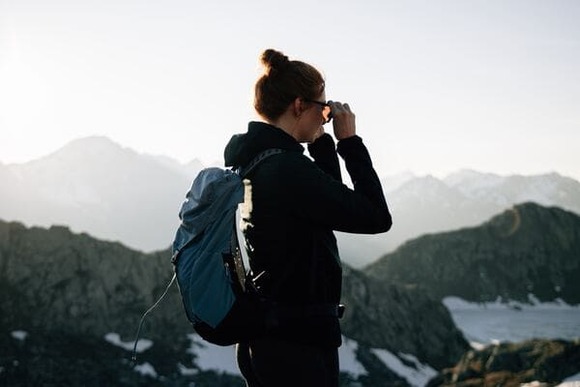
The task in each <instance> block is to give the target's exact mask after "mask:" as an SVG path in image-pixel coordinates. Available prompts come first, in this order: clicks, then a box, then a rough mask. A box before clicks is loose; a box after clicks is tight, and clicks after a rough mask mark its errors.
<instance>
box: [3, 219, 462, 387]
mask: <svg viewBox="0 0 580 387" xmlns="http://www.w3.org/2000/svg"><path fill="white" fill-rule="evenodd" d="M345 271H346V276H345V290H344V295H345V297H344V298H345V301H346V302H347V303H348V305H349V307H348V312H347V315H346V317H345V319H344V321H343V323H344V324H343V325H344V332H345V334H346V335H347V336H351V337H352V338H353V339H356V340H358V341H359V342H360V345H359V351H358V356H359V357H360V359H359V360H360V362H361V363H362V364H365V368H367V373H366V374H365V375H364V378H362V379H361V380H358V381H357V380H351V379H348V378H344V380H343V381H344V383H343V385H345V386H346V385H349V383H351V382H352V383H353V385H356V383H359V384H358V385H361V383H362V385H363V386H367V385H368V386H375V385H389V383H391V382H392V381H395V380H397V381H398V382H397V383H398V385H407V383H406V382H405V381H404V380H402V379H401V378H400V377H397V375H396V374H395V373H394V372H392V371H389V370H388V369H387V367H386V366H385V364H384V363H381V362H380V361H379V359H378V358H377V357H376V356H374V355H373V352H372V351H371V350H370V349H380V348H384V349H388V350H390V351H391V352H392V353H394V354H397V353H403V354H408V355H414V356H415V357H416V358H418V359H420V360H421V361H423V362H425V363H428V364H429V365H431V366H432V367H434V368H443V367H449V366H451V365H453V364H454V363H455V362H456V361H457V360H458V359H459V358H460V356H461V354H462V353H463V350H465V349H467V343H466V342H465V340H464V339H463V336H462V335H461V333H460V332H459V331H457V329H456V328H455V326H454V325H453V322H452V321H451V319H450V317H449V313H448V312H447V310H446V309H445V308H444V307H443V306H442V305H441V304H440V303H439V302H435V301H433V300H431V299H429V298H428V297H427V296H426V295H425V294H422V293H421V292H417V291H407V290H406V289H405V288H396V287H388V286H385V285H383V284H381V283H379V282H376V281H371V280H368V279H367V278H366V277H365V276H364V275H363V274H362V273H360V272H357V271H355V270H351V269H348V268H345ZM171 275H172V270H171V265H170V263H169V252H168V251H162V252H158V253H151V254H143V253H140V252H137V251H134V250H131V249H128V248H126V247H124V246H122V245H121V244H118V243H111V242H104V241H99V240H96V239H94V238H92V237H90V236H89V235H86V234H74V233H72V232H70V230H69V229H67V228H65V227H51V228H50V229H43V228H26V227H24V226H23V225H22V224H19V223H5V222H0V310H1V311H2V313H1V314H0V332H1V335H0V383H1V382H2V378H4V381H13V382H14V383H15V384H14V383H12V382H10V383H9V384H12V385H26V384H27V383H28V384H29V385H33V384H35V381H36V382H37V381H39V380H44V381H47V380H50V381H51V382H53V383H56V384H69V385H91V383H93V384H92V385H106V384H108V382H107V380H109V381H110V380H115V381H117V382H118V385H140V384H147V383H150V385H162V384H165V385H181V384H183V385H186V384H187V383H189V382H192V381H193V382H195V383H196V385H199V386H203V385H208V386H209V385H211V386H219V385H223V386H230V385H232V386H233V385H240V384H239V383H240V380H239V379H236V378H233V379H232V376H228V375H221V376H220V375H216V374H211V373H210V372H209V373H208V372H207V371H204V370H201V369H199V368H195V367H196V366H195V364H196V354H195V353H192V352H190V351H188V349H187V348H188V347H189V346H190V343H189V341H188V339H187V334H189V333H192V330H191V328H190V325H189V323H188V322H187V320H186V319H185V315H184V313H183V310H182V306H181V303H180V302H181V301H180V298H179V296H178V292H177V289H176V287H172V288H171V289H170V292H169V294H168V296H167V298H166V299H165V300H164V301H163V302H162V303H161V304H160V306H159V308H158V309H156V310H155V311H154V313H152V314H151V315H150V316H149V317H148V319H147V320H146V323H145V325H144V331H143V337H145V338H147V339H149V340H152V342H153V343H155V344H154V345H153V346H152V347H151V349H149V350H147V351H145V352H144V353H143V354H141V355H140V356H139V358H140V359H139V360H140V362H141V363H140V365H141V366H145V365H146V363H147V364H152V365H153V367H154V369H155V370H157V372H158V374H159V375H160V376H161V377H162V378H164V379H160V378H155V379H154V380H152V378H151V377H147V376H139V375H135V372H133V371H132V367H131V364H130V362H129V359H128V358H127V353H126V352H122V351H120V350H119V348H117V347H114V346H111V345H109V344H108V343H106V342H105V341H104V340H103V337H104V336H105V335H107V334H108V333H112V332H114V333H118V334H119V335H120V337H121V339H122V340H123V341H125V342H130V341H131V340H132V339H133V337H134V334H135V330H136V328H137V326H138V322H139V318H140V316H141V314H142V313H143V312H144V311H145V310H146V309H147V307H148V306H149V305H151V304H152V303H153V302H154V301H155V299H156V298H157V297H158V296H159V295H160V294H161V293H162V292H163V290H164V288H165V285H166V283H167V282H168V281H169V279H170V277H171ZM425 317H427V318H428V319H429V320H428V321H426V320H425ZM15 332H16V333H15ZM18 332H26V335H27V338H26V339H24V340H16V339H15V337H18V336H19V335H21V333H18ZM11 335H12V336H11ZM61 363H62V364H61ZM180 364H181V366H180ZM183 364H188V365H189V366H188V367H190V368H191V367H192V366H191V364H193V368H192V369H193V370H194V371H195V372H194V374H189V375H184V374H183V372H182V371H181V369H182V365H183ZM87 369H90V370H94V372H93V371H86V370H87ZM99 369H100V370H101V371H102V372H100V371H98V370H99ZM163 380H164V381H163ZM349 380H350V381H349ZM81 381H84V382H83V383H81ZM210 381H211V382H210ZM186 382H187V383H186ZM204 383H208V384H204ZM212 383H213V384H212ZM385 383H386V384H385Z"/></svg>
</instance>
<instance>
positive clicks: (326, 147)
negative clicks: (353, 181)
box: [308, 133, 342, 181]
mask: <svg viewBox="0 0 580 387" xmlns="http://www.w3.org/2000/svg"><path fill="white" fill-rule="evenodd" d="M308 153H310V156H312V158H313V159H314V163H315V164H316V165H317V166H318V167H319V168H320V169H322V170H323V171H324V172H326V173H328V174H329V175H330V176H332V177H334V178H335V179H336V180H337V181H342V176H341V174H340V164H339V163H338V155H337V154H336V148H335V146H334V140H333V139H332V136H331V135H330V134H328V133H325V134H323V135H322V136H320V137H319V138H318V139H317V140H316V141H314V142H313V143H311V144H308Z"/></svg>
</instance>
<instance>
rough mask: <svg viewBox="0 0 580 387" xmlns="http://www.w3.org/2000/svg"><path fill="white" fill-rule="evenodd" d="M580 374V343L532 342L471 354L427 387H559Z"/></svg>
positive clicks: (500, 345)
mask: <svg viewBox="0 0 580 387" xmlns="http://www.w3.org/2000/svg"><path fill="white" fill-rule="evenodd" d="M578 371H580V341H575V342H569V341H563V340H529V341H525V342H523V343H502V344H498V345H490V346H488V347H486V348H484V349H482V350H472V351H469V352H467V353H466V354H465V355H464V356H463V357H462V358H461V360H460V361H459V362H458V363H457V364H456V365H455V367H452V368H448V369H445V370H444V371H443V372H442V373H441V374H440V375H439V376H438V377H436V378H434V379H432V380H431V381H430V382H429V383H428V385H427V386H428V387H435V386H454V387H467V386H506V387H508V386H521V385H523V384H526V383H530V384H531V383H534V382H535V383H537V384H538V385H540V382H541V383H543V384H541V385H544V386H555V385H557V384H558V383H560V382H561V381H562V380H565V379H566V378H567V377H569V376H572V375H575V374H577V373H578Z"/></svg>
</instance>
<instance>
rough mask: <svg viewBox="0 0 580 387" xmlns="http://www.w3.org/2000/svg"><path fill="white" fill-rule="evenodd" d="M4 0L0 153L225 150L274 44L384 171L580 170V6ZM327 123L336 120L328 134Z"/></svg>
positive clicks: (10, 156) (12, 159)
mask: <svg viewBox="0 0 580 387" xmlns="http://www.w3.org/2000/svg"><path fill="white" fill-rule="evenodd" d="M280 12H282V11H280V10H279V9H276V7H272V6H270V5H269V4H268V3H264V2H263V0H250V1H248V2H243V3H239V2H235V1H233V0H218V1H215V2H212V3H211V4H210V3H208V2H201V1H197V0H195V1H193V2H182V1H180V0H168V1H167V2H164V3H163V4H161V3H156V2H153V3H151V2H150V3H143V2H139V1H137V0H114V1H113V0H98V1H97V0H86V1H83V2H81V3H79V2H77V1H74V0H64V1H61V2H58V3H53V2H51V1H48V2H47V1H41V0H19V1H14V0H7V1H3V2H0V53H2V54H0V107H1V109H0V128H1V130H0V162H2V163H3V164H14V163H23V162H26V161H30V160H34V159H38V158H40V157H42V156H44V155H47V154H50V153H52V152H54V151H56V150H57V149H59V148H60V147H62V146H63V145H64V144H66V143H68V142H70V141H72V140H74V139H76V138H83V137H87V136H92V135H97V136H98V135H104V136H106V137H108V138H110V139H112V140H113V141H115V142H117V143H119V144H123V146H127V147H130V148H132V149H134V150H136V151H138V152H142V153H147V154H152V155H163V156H168V157H171V158H174V159H176V160H178V161H179V162H181V163H185V162H187V161H188V160H192V159H194V158H199V159H200V160H202V161H203V162H204V163H213V162H215V161H221V157H222V152H223V148H224V147H225V144H226V142H227V141H228V140H229V138H230V137H231V135H233V134H234V133H239V132H243V131H245V128H246V125H247V122H248V121H250V120H253V119H256V114H255V113H254V111H253V108H252V88H253V85H254V82H255V81H256V79H257V77H258V76H259V75H260V74H261V69H260V67H259V61H258V58H259V55H260V53H261V52H262V51H263V50H265V49H267V48H275V49H278V50H281V51H282V52H283V53H284V54H286V55H288V57H289V58H290V59H297V60H303V61H305V62H307V63H310V64H312V65H314V66H315V67H317V68H318V69H319V70H321V72H322V73H323V75H324V76H325V79H326V84H327V93H326V94H327V97H328V98H329V99H334V100H339V101H343V102H348V103H349V104H350V105H351V106H352V108H353V111H354V112H355V114H356V116H357V132H358V134H359V135H360V136H361V137H362V138H363V140H364V142H365V144H366V145H367V147H368V148H369V151H370V153H371V156H372V159H373V163H374V165H375V167H376V169H377V171H378V172H379V173H380V175H393V174H396V173H401V172H404V171H413V173H415V174H419V175H425V174H431V175H433V176H445V175H448V174H450V173H452V172H454V171H456V170H459V169H470V170H476V171H485V172H488V173H494V174H498V175H504V176H505V175H514V174H520V175H537V174H545V173H551V172H557V173H559V174H562V175H564V176H570V177H572V178H574V179H576V180H580V154H579V153H578V151H577V144H579V143H580V130H579V129H580V110H579V109H578V106H580V73H579V72H578V71H577V69H578V68H580V23H578V22H577V21H578V20H580V3H579V2H576V1H574V0H554V1H551V2H544V1H541V0H531V1H530V0H508V1H495V2H464V1H461V0H442V1H440V2H428V1H424V0H412V1H408V2H398V1H395V0H386V1H378V0H370V1H368V2H364V3H356V4H355V3H349V2H346V1H343V0H339V1H333V2H331V1H330V0H322V1H320V2H316V3H315V4H312V3H311V2H308V1H306V0H297V1H296V2H295V3H294V6H293V7H291V8H288V9H285V10H284V14H281V13H280ZM326 130H327V131H331V126H328V125H327V127H326Z"/></svg>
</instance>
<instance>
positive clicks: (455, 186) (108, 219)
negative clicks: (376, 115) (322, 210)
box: [0, 137, 580, 267]
mask: <svg viewBox="0 0 580 387" xmlns="http://www.w3.org/2000/svg"><path fill="white" fill-rule="evenodd" d="M202 167H203V165H202V164H201V163H200V162H199V161H195V160H194V161H193V162H191V163H189V164H187V165H183V164H180V163H178V162H177V161H175V160H172V159H170V158H167V157H155V156H150V155H145V154H140V153H137V152H135V151H133V150H131V149H127V148H123V147H122V146H120V145H118V144H116V143H114V142H112V141H111V140H109V139H107V138H104V137H89V138H84V139H80V140H76V141H73V142H71V143H69V144H68V145H66V146H65V147H63V148H62V149H60V150H58V151H57V152H55V153H53V154H51V155H49V156H46V157H44V158H41V159H38V160H35V161H31V162H28V163H24V164H11V165H1V164H0V186H1V187H2V189H1V190H0V219H4V220H8V221H11V220H14V221H20V222H24V223H25V224H26V225H29V226H30V225H40V226H50V225H53V224H62V225H67V226H69V227H70V228H71V229H72V230H74V231H77V232H88V233H90V234H91V235H94V236H96V237H98V238H103V239H107V240H111V241H121V242H122V243H124V244H125V245H127V246H130V247H132V248H135V249H139V250H142V251H145V252H151V251H154V250H161V249H165V248H167V247H168V246H169V245H170V243H171V241H172V240H173V235H174V231H175V229H176V227H177V225H178V217H177V213H178V210H179V207H180V205H181V202H182V200H183V198H184V197H185V193H186V191H187V190H188V189H189V186H190V184H191V181H192V180H193V178H194V177H195V175H196V174H197V172H198V171H199V170H200V169H201V168H202ZM383 187H384V190H385V193H386V195H387V201H388V202H389V205H390V207H391V209H392V213H393V219H394V226H393V228H392V229H391V231H389V232H388V233H386V234H380V235H351V234H344V233H337V237H338V241H339V246H340V249H341V256H342V258H343V261H345V262H347V263H349V264H350V265H353V266H354V267H363V266H364V265H366V264H369V263H371V262H373V261H375V260H376V259H378V258H379V257H380V256H381V255H383V254H385V253H387V252H391V251H393V250H395V249H396V248H397V247H398V246H400V245H401V244H402V243H403V242H405V241H407V240H409V239H411V238H414V237H417V236H420V235H423V234H426V233H434V232H440V231H448V230H454V229H457V228H460V227H467V226H474V225H476V224H479V223H481V222H483V221H485V220H486V219H488V218H489V217H491V216H493V215H495V214H497V213H499V212H501V211H503V210H505V209H507V208H509V207H511V206H512V205H514V204H517V203H521V202H527V201H533V202H536V203H539V204H542V205H546V206H559V207H561V208H564V209H567V210H570V211H573V212H575V213H580V183H579V182H578V181H576V180H574V179H571V178H568V177H564V176H561V175H558V174H557V173H552V174H546V175H536V176H517V175H514V176H498V175H493V174H484V173H479V172H475V171H460V172H457V173H455V174H452V175H450V176H448V177H446V178H444V179H437V178H435V177H432V176H415V175H413V174H410V173H407V174H402V175H397V176H390V177H385V178H384V179H383Z"/></svg>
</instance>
